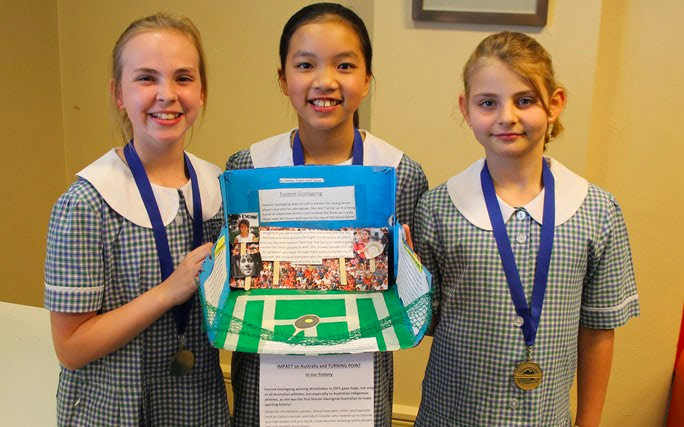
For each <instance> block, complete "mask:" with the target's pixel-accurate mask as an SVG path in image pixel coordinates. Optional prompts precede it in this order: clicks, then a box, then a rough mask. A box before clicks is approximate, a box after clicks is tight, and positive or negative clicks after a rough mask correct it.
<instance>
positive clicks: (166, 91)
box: [157, 82, 178, 103]
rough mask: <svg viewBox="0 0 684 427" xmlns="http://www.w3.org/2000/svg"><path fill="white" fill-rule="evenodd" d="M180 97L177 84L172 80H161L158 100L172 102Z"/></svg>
mask: <svg viewBox="0 0 684 427" xmlns="http://www.w3.org/2000/svg"><path fill="white" fill-rule="evenodd" d="M177 99H178V94H177V93H176V89H175V86H174V84H173V83H172V82H161V83H159V88H158V90H157V101H159V102H162V103H171V102H174V101H175V100H177Z"/></svg>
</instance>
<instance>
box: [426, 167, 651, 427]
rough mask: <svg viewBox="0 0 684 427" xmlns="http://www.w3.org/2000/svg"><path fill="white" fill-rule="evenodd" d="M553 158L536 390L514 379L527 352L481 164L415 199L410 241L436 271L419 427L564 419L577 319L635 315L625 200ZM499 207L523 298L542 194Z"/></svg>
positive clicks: (601, 324)
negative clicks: (552, 218) (552, 217)
mask: <svg viewBox="0 0 684 427" xmlns="http://www.w3.org/2000/svg"><path fill="white" fill-rule="evenodd" d="M549 162H550V165H551V171H552V173H553V174H554V177H555V180H556V212H557V213H556V216H557V220H556V227H555V240H554V246H553V253H552V257H551V266H550V269H549V281H548V286H547V289H546V296H545V299H544V306H543V310H542V315H541V320H540V323H539V329H538V332H537V337H536V342H535V348H534V353H533V360H534V361H535V362H537V363H539V365H540V366H541V368H542V370H543V375H544V377H543V380H542V383H541V385H540V387H539V388H537V389H535V390H531V391H523V390H520V389H518V388H517V387H516V386H515V385H514V384H513V381H512V374H513V370H514V369H515V366H516V365H517V364H518V363H519V362H521V361H522V360H524V359H525V356H526V350H525V343H524V339H523V336H522V331H521V330H520V328H519V327H518V326H516V324H519V323H518V321H516V312H515V308H514V306H513V302H512V301H511V296H510V293H509V290H508V285H507V283H506V277H505V275H504V272H503V269H502V266H501V259H500V257H499V252H498V250H497V246H496V241H495V240H494V236H493V234H492V231H491V225H490V223H489V218H488V216H487V210H486V207H485V205H484V198H483V196H482V190H481V187H480V183H479V173H480V171H481V170H482V165H483V162H482V160H480V161H478V162H476V163H475V164H474V165H472V166H471V167H469V168H468V169H466V171H464V172H463V173H461V174H459V175H457V176H455V177H454V178H452V179H450V180H449V181H448V182H447V183H446V184H442V185H440V186H438V187H436V188H434V189H433V190H431V191H429V192H428V193H426V194H425V195H424V196H423V198H422V199H421V201H420V202H419V204H418V207H417V208H416V219H415V222H416V228H415V233H413V238H414V240H415V242H416V249H417V251H418V253H419V254H420V255H421V257H422V260H423V263H424V264H425V266H426V267H427V268H428V269H429V270H430V271H431V272H433V274H434V281H433V286H434V304H433V308H434V310H433V312H434V315H435V320H436V323H433V325H436V327H435V329H434V331H433V335H434V340H433V343H432V349H431V352H430V359H429V361H428V365H427V369H426V372H425V379H424V381H423V395H422V401H421V405H420V410H419V413H418V418H417V420H416V425H417V426H430V427H436V426H454V425H459V426H460V425H479V426H483V425H487V426H494V425H505V426H513V425H515V426H567V425H570V423H571V415H570V404H569V392H570V388H571V386H572V382H573V378H574V375H575V370H576V366H577V332H578V328H579V325H580V324H581V325H583V326H586V327H589V328H594V329H613V328H615V327H618V326H620V325H622V324H624V323H625V322H626V321H627V320H628V319H629V318H630V317H632V316H637V315H638V314H639V305H638V297H637V291H636V286H635V280H634V272H633V267H632V258H631V253H630V248H629V241H628V238H627V230H626V227H625V223H624V219H623V216H622V212H621V211H620V207H619V206H618V204H617V202H616V201H615V199H614V198H613V196H612V195H610V194H609V193H607V192H606V191H604V190H602V189H600V188H598V187H596V186H594V185H591V184H588V183H587V182H586V181H585V180H584V179H583V178H580V177H579V176H577V175H575V174H573V173H572V172H570V171H569V170H567V169H566V168H565V167H563V166H562V165H561V164H560V163H559V162H557V161H555V160H553V159H549ZM499 205H500V206H501V207H502V213H503V216H504V221H505V222H506V230H507V232H508V236H509V238H510V240H511V246H512V248H513V253H514V255H515V260H516V264H517V266H518V269H519V270H520V277H521V280H522V282H523V286H524V288H525V295H526V297H527V298H528V302H529V298H530V297H531V295H532V284H533V279H534V268H535V261H536V256H537V251H538V249H539V238H540V231H541V219H542V212H543V209H542V205H543V191H542V193H541V194H540V195H539V196H538V197H537V198H536V199H534V200H533V201H532V202H530V203H529V204H528V205H526V206H524V207H518V208H513V207H510V206H508V205H507V204H506V203H505V202H503V201H502V200H499ZM517 320H519V319H517Z"/></svg>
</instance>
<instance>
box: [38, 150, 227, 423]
mask: <svg viewBox="0 0 684 427" xmlns="http://www.w3.org/2000/svg"><path fill="white" fill-rule="evenodd" d="M188 157H189V158H190V160H191V162H192V165H193V167H194V169H195V170H196V172H197V176H198V181H199V188H200V195H201V200H202V211H203V212H202V219H203V221H204V225H203V241H204V242H209V241H214V240H215V239H216V238H217V236H218V234H219V231H220V229H221V225H222V217H223V214H222V204H221V194H220V189H219V185H218V180H217V176H218V175H219V174H220V173H221V171H220V169H219V168H218V167H217V166H215V165H213V164H211V163H208V162H206V161H204V160H201V159H199V158H197V157H195V156H193V155H192V154H189V153H188ZM77 175H78V177H79V178H78V180H77V181H76V182H75V183H73V184H72V185H71V187H70V188H69V190H68V191H67V192H66V193H65V194H63V195H62V196H61V197H60V198H59V200H58V201H57V203H56V204H55V206H54V208H53V211H52V217H51V219H50V226H49V231H48V244H47V257H46V260H45V307H46V308H47V309H48V310H50V311H56V312H63V313H84V312H91V311H97V312H98V313H105V312H107V311H110V310H114V309H116V308H118V307H120V306H122V305H124V304H126V303H128V302H129V301H131V300H133V299H134V298H136V297H138V296H139V295H141V294H142V293H144V292H146V291H147V290H149V289H151V288H152V287H154V286H156V285H157V284H159V283H160V282H161V273H160V267H159V259H158V256H157V249H156V246H155V240H154V235H153V232H152V226H151V225H150V220H149V218H148V216H147V212H146V211H145V208H144V205H143V202H142V198H141V197H140V194H139V193H138V189H137V187H136V185H135V182H134V180H133V176H132V175H131V172H130V169H128V167H127V166H126V164H125V163H124V162H123V161H122V160H121V159H120V158H119V157H118V156H117V154H116V153H115V151H114V150H112V151H110V152H108V153H107V154H105V155H104V156H103V157H101V158H100V159H98V160H97V161H95V162H94V163H92V164H90V165H89V166H87V167H86V168H85V169H83V170H82V171H80V172H79V173H78V174H77ZM152 188H153V191H154V194H155V199H156V200H157V204H158V205H159V210H160V213H161V217H162V220H163V223H164V226H165V228H166V233H167V236H168V241H169V247H170V250H171V256H172V258H173V261H174V265H176V266H177V265H178V264H179V263H180V261H181V260H182V257H183V256H184V254H186V253H187V252H189V251H191V250H192V215H191V212H192V189H191V184H190V182H189V181H188V183H187V184H186V185H184V186H183V187H181V188H180V189H173V188H165V187H160V186H156V185H154V184H152ZM193 298H194V302H193V305H192V310H191V312H190V318H189V321H188V324H187V328H186V331H185V336H186V338H187V345H186V346H187V348H188V349H189V350H191V351H192V352H193V353H194V354H195V357H196V363H195V366H194V367H193V369H192V371H191V372H190V373H189V374H188V375H186V376H183V377H174V376H172V375H171V374H170V372H169V363H170V361H171V358H172V357H173V355H174V354H175V353H176V351H177V350H178V339H177V332H176V324H175V323H174V320H173V316H172V314H171V311H169V312H167V313H166V314H164V315H163V316H162V317H161V318H160V319H158V320H157V321H156V322H154V323H153V324H152V325H150V326H149V327H148V328H147V329H145V330H144V331H143V332H142V333H141V334H140V335H138V336H137V337H135V338H134V339H133V340H132V341H131V342H129V343H128V344H126V345H125V346H123V347H122V348H120V349H119V350H117V351H115V352H113V353H111V354H108V355H106V356H104V357H102V358H100V359H98V360H95V361H93V362H91V363H89V364H87V365H86V366H84V367H83V368H81V369H77V370H69V369H67V368H65V367H61V372H60V376H59V385H58V389H57V419H58V424H59V425H70V426H72V425H75V426H94V425H195V426H199V425H229V424H230V418H229V413H228V404H227V398H226V392H225V386H224V382H223V376H222V372H221V369H220V366H219V360H218V351H217V350H216V349H215V348H212V347H211V346H210V345H209V341H208V339H207V336H206V334H205V333H204V331H203V330H202V326H201V325H202V319H201V315H202V313H201V307H200V302H199V299H198V296H197V294H195V295H194V296H193Z"/></svg>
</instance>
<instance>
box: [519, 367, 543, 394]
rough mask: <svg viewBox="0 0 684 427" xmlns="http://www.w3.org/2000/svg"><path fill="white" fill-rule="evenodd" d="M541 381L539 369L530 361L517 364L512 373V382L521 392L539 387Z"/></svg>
mask: <svg viewBox="0 0 684 427" xmlns="http://www.w3.org/2000/svg"><path fill="white" fill-rule="evenodd" d="M541 380H542V370H541V367H540V366H539V365H537V364H536V363H534V362H532V361H531V360H526V361H524V362H520V363H518V366H516V367H515V371H514V372H513V382H515V385H516V386H517V387H518V388H519V389H521V390H534V389H535V388H537V387H539V384H541Z"/></svg>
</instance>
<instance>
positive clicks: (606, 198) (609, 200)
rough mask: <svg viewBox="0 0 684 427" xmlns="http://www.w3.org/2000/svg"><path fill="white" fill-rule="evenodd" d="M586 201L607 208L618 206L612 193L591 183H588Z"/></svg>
mask: <svg viewBox="0 0 684 427" xmlns="http://www.w3.org/2000/svg"><path fill="white" fill-rule="evenodd" d="M586 203H587V204H590V205H592V206H596V207H600V208H603V209H609V210H612V209H616V208H619V204H618V201H617V199H616V198H615V196H613V194H612V193H610V192H609V191H608V190H605V189H603V188H601V187H599V186H598V185H596V184H592V183H589V189H588V191H587V198H586Z"/></svg>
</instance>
